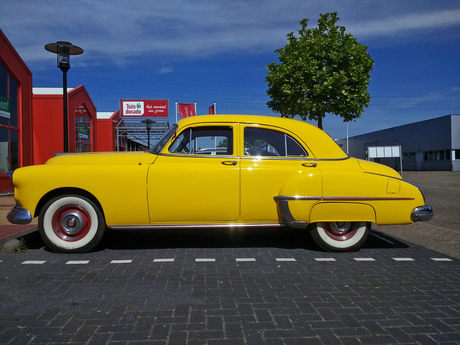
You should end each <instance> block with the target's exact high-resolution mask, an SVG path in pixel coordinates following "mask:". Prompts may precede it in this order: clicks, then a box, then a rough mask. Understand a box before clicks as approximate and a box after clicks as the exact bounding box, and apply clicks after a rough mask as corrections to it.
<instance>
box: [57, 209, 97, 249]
mask: <svg viewBox="0 0 460 345" xmlns="http://www.w3.org/2000/svg"><path fill="white" fill-rule="evenodd" d="M52 226H53V230H54V233H55V234H56V235H57V236H58V237H60V238H61V239H63V240H64V241H70V242H72V241H78V240H80V239H82V238H83V237H85V236H86V234H87V233H88V231H89V229H90V228H91V218H90V216H89V214H88V212H87V211H86V210H85V209H84V208H83V207H81V206H78V205H65V206H63V207H61V208H59V209H58V210H57V211H56V212H55V213H54V215H53V219H52Z"/></svg>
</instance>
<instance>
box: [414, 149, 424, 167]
mask: <svg viewBox="0 0 460 345" xmlns="http://www.w3.org/2000/svg"><path fill="white" fill-rule="evenodd" d="M422 162H423V152H417V153H415V170H417V171H420V170H422Z"/></svg>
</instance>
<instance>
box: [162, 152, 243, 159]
mask: <svg viewBox="0 0 460 345" xmlns="http://www.w3.org/2000/svg"><path fill="white" fill-rule="evenodd" d="M159 156H167V157H180V158H218V159H227V160H229V159H237V158H238V156H234V155H226V156H220V155H219V156H217V155H200V154H196V153H184V154H177V153H160V154H159Z"/></svg>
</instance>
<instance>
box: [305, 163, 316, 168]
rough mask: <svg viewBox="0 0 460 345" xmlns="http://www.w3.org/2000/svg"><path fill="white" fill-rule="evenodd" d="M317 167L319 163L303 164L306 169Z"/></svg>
mask: <svg viewBox="0 0 460 345" xmlns="http://www.w3.org/2000/svg"><path fill="white" fill-rule="evenodd" d="M317 165H318V163H316V162H307V163H302V166H304V167H306V168H316V166H317Z"/></svg>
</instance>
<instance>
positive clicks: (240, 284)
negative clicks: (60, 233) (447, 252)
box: [0, 240, 460, 345]
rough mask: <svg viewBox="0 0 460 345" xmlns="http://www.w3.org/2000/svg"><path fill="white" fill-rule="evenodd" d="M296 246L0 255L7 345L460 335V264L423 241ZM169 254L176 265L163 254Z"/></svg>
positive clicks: (1, 335) (395, 339)
mask: <svg viewBox="0 0 460 345" xmlns="http://www.w3.org/2000/svg"><path fill="white" fill-rule="evenodd" d="M296 242H297V241H296V240H294V241H293V243H292V246H291V248H277V247H274V246H266V247H264V246H260V247H248V248H231V247H225V246H222V248H219V247H216V248H193V247H189V248H156V249H155V248H154V249H149V248H145V249H144V248H138V249H136V248H134V249H130V250H108V249H104V248H103V249H102V250H100V251H97V252H92V253H86V254H81V255H73V254H72V255H62V254H55V253H51V252H48V251H46V250H44V249H43V248H39V249H30V250H29V251H28V252H27V253H26V254H24V255H22V254H21V255H1V254H0V300H1V301H2V304H1V305H0V324H1V325H2V328H1V329H0V343H8V344H10V343H11V344H14V343H20V344H27V343H29V342H30V341H31V339H32V338H31V337H30V336H28V334H32V333H28V332H30V331H31V330H32V331H33V336H34V337H35V338H34V340H33V342H30V343H31V344H34V343H37V344H44V343H50V342H52V341H54V342H56V343H73V344H79V343H81V344H87V345H88V344H116V345H120V344H165V345H174V344H181V345H184V344H185V345H193V344H200V345H203V344H205V343H207V344H208V345H210V344H219V345H221V344H224V345H226V344H228V345H232V344H247V345H258V344H264V345H267V344H283V345H288V344H302V345H303V344H322V345H324V344H327V345H329V344H342V345H343V344H347V345H348V344H349V345H354V344H361V345H362V344H387V343H388V344H416V343H417V342H419V343H421V344H428V345H429V344H438V345H439V344H455V343H456V342H458V339H457V338H456V337H457V336H458V335H459V334H460V333H459V330H460V282H459V279H458V277H459V276H460V261H459V260H457V259H453V261H450V262H444V261H434V260H432V259H431V258H433V257H440V255H439V254H437V253H433V252H430V251H428V250H426V249H422V248H420V247H414V246H410V247H402V248H388V247H380V248H379V247H375V248H364V249H361V250H360V251H359V252H357V253H323V252H319V251H316V250H310V249H305V248H300V249H299V248H298V246H297V243H296ZM356 257H362V258H373V259H374V260H375V261H372V262H369V261H356V260H355V258H356ZM397 257H400V258H407V257H410V258H413V260H414V261H411V262H397V261H395V260H393V258H397ZM164 258H170V259H171V258H173V259H174V261H162V262H160V261H157V262H155V261H154V260H155V259H164ZM196 258H214V259H215V261H214V262H196V261H195V259H196ZM236 258H254V259H255V261H246V262H241V261H240V262H238V261H237V260H236ZM277 258H278V259H279V258H294V259H295V260H296V261H279V260H278V261H277V260H276V259H277ZM316 258H333V259H334V260H335V261H326V262H318V261H316ZM24 261H43V263H42V264H40V265H23V264H22V262H24ZM69 261H77V262H83V261H85V262H86V264H85V265H81V264H80V265H66V263H67V262H69Z"/></svg>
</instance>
